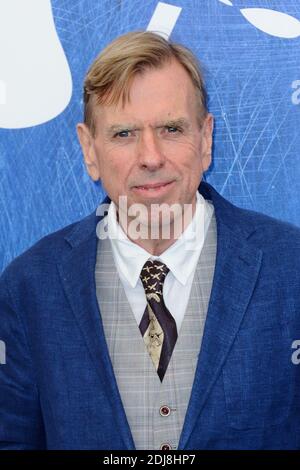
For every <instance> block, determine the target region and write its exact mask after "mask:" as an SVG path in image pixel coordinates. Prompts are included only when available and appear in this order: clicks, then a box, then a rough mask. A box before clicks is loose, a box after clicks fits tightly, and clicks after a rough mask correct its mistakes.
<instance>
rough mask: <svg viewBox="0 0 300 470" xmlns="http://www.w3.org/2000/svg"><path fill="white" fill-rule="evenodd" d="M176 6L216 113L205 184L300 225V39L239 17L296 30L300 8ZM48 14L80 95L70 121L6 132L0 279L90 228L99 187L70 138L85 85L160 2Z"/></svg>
mask: <svg viewBox="0 0 300 470" xmlns="http://www.w3.org/2000/svg"><path fill="white" fill-rule="evenodd" d="M170 3H171V4H173V5H177V6H180V7H182V12H181V14H180V16H179V18H178V21H177V23H176V26H175V28H174V30H173V32H172V39H174V40H176V41H181V42H183V43H185V44H186V45H187V46H189V47H190V48H192V49H193V50H194V51H195V52H196V54H197V55H198V57H199V58H200V60H201V61H202V63H203V64H204V66H205V69H206V80H207V88H208V93H209V107H210V111H211V112H212V113H213V114H214V115H215V118H216V128H215V143H214V162H213V165H212V168H211V170H210V171H209V172H208V173H207V180H208V181H209V182H210V183H212V184H213V185H214V186H215V187H216V189H217V190H219V191H220V192H221V193H222V194H223V195H224V196H225V197H227V198H228V199H230V200H231V201H233V202H234V203H236V204H237V205H239V206H242V207H248V208H252V209H255V210H258V211H261V212H264V213H266V214H270V215H273V216H275V217H277V218H281V219H283V220H287V221H290V222H293V223H295V224H297V225H300V211H299V205H300V165H299V128H300V105H299V104H297V102H295V100H294V103H293V99H292V95H293V93H294V92H295V90H293V88H292V83H293V82H295V81H296V80H300V67H299V65H300V37H298V38H295V39H283V38H279V37H274V36H271V35H268V34H266V33H264V32H262V31H260V30H259V29H258V28H256V27H255V26H253V24H250V23H249V22H248V21H246V19H245V18H244V17H243V16H242V14H241V13H240V8H245V7H247V8H248V7H249V8H250V7H260V8H268V9H274V10H277V11H281V12H285V13H288V14H289V15H291V16H293V17H295V18H298V19H299V20H300V2H298V1H297V2H296V1H295V0H294V1H292V0H290V1H289V0H283V1H280V0H274V1H272V0H243V1H238V0H235V1H234V0H232V3H233V6H229V5H225V3H226V2H225V3H223V2H221V0H205V1H200V0H198V1H197V0H181V1H180V0H178V1H175V0H172V1H170ZM51 4H52V10H53V16H54V20H55V25H56V29H57V33H58V35H59V38H60V41H61V43H62V46H63V49H64V51H65V54H66V56H67V59H68V62H69V66H70V69H71V73H72V79H73V94H72V98H71V101H70V103H69V105H68V107H67V108H66V109H65V111H64V112H63V113H62V114H60V115H59V116H58V117H56V118H55V119H52V120H51V121H49V122H47V123H45V124H41V125H38V126H35V127H31V128H27V129H17V130H13V129H9V130H7V129H0V189H1V192H0V271H1V270H2V269H3V268H4V267H5V266H6V265H7V264H8V263H9V261H10V260H11V259H12V258H14V257H15V256H16V255H18V254H19V253H21V252H23V251H24V250H25V249H26V248H28V247H29V246H31V245H32V244H33V243H34V242H35V241H37V240H38V239H39V238H41V237H42V236H44V235H46V234H47V233H49V232H52V231H54V230H57V229H59V228H60V227H63V226H64V225H67V224H68V223H71V222H73V221H75V220H77V219H80V218H82V217H84V216H85V215H86V214H88V213H89V212H91V211H92V210H94V209H95V207H96V206H97V204H98V203H99V201H100V200H101V198H102V196H103V192H102V190H101V186H100V185H97V184H94V183H93V182H92V181H91V180H90V179H89V177H88V176H87V174H86V172H85V169H84V164H83V161H82V156H81V152H80V148H79V144H78V142H77V136H76V132H75V125H76V123H77V122H78V121H80V120H81V119H82V81H83V77H84V74H85V72H86V70H87V68H88V66H89V64H90V63H91V61H92V60H93V58H94V57H95V55H96V54H97V53H98V52H99V50H101V49H102V48H103V47H104V46H105V45H106V44H107V43H108V42H110V41H111V40H112V39H113V38H114V37H115V36H117V35H119V34H122V33H124V32H127V31H130V30H135V29H146V28H147V25H148V23H149V20H150V19H151V17H152V14H153V12H154V10H155V7H156V5H157V1H155V0H146V1H144V2H140V0H125V1H123V0H109V1H108V0H52V1H51ZM20 41H22V37H20ZM2 47H3V46H2ZM5 47H9V46H7V45H6V46H5ZM0 72H1V70H0ZM0 78H1V76H0ZM20 80H21V77H20ZM299 86H300V82H299ZM45 93H47V89H45ZM299 95H300V94H299ZM298 101H299V100H298Z"/></svg>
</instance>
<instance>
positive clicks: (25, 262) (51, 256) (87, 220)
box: [1, 211, 96, 278]
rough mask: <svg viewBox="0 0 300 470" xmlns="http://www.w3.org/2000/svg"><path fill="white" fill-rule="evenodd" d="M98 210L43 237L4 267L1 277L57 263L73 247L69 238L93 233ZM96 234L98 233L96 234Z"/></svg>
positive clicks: (12, 275)
mask: <svg viewBox="0 0 300 470" xmlns="http://www.w3.org/2000/svg"><path fill="white" fill-rule="evenodd" d="M95 221H96V211H94V212H92V213H91V214H89V215H88V216H86V217H84V218H83V219H81V220H78V221H76V222H73V223H71V224H69V225H67V226H65V227H63V228H61V229H59V230H56V231H55V232H51V233H50V234H48V235H46V236H44V237H42V238H41V239H40V240H38V241H37V242H36V243H34V244H33V245H32V246H31V247H30V248H28V249H27V250H26V251H24V252H23V253H21V254H20V255H18V256H17V257H16V258H14V259H13V260H12V261H11V262H10V263H9V264H8V266H7V267H6V268H5V269H4V271H3V273H2V275H1V277H12V278H14V277H18V275H19V274H20V273H26V272H33V271H39V270H40V269H43V268H45V267H49V266H51V265H55V264H56V263H57V261H58V260H60V259H61V257H62V256H63V255H64V254H65V253H67V252H68V251H69V250H70V249H71V244H70V243H69V242H68V239H72V238H74V239H78V240H79V241H80V239H85V238H86V237H88V236H89V235H91V234H92V233H93V227H94V226H95ZM95 236H96V235H95Z"/></svg>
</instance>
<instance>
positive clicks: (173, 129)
mask: <svg viewBox="0 0 300 470" xmlns="http://www.w3.org/2000/svg"><path fill="white" fill-rule="evenodd" d="M166 131H167V132H168V133H169V134H176V133H177V132H180V129H179V127H175V126H166Z"/></svg>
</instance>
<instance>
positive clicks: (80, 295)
mask: <svg viewBox="0 0 300 470" xmlns="http://www.w3.org/2000/svg"><path fill="white" fill-rule="evenodd" d="M104 202H105V201H104ZM99 220H100V218H97V217H96V216H95V214H92V216H90V217H89V218H88V222H87V221H83V222H80V223H79V224H78V225H77V227H76V229H75V231H74V232H72V233H71V234H70V235H68V236H67V237H66V240H67V241H68V242H69V244H70V245H71V247H72V249H71V250H69V251H68V253H67V254H66V255H65V256H64V257H63V258H62V260H61V262H60V263H59V264H58V270H59V273H60V276H61V282H62V284H63V287H64V290H65V293H66V296H67V298H68V301H69V303H70V305H71V308H72V310H73V313H74V315H75V318H76V320H77V322H78V324H79V327H80V329H81V332H82V335H83V337H84V340H85V343H86V346H87V348H88V350H89V352H90V355H91V358H92V361H93V363H94V365H95V367H96V370H97V372H98V374H99V377H100V380H101V384H102V386H103V389H104V390H105V391H106V394H107V399H108V401H109V402H110V403H111V406H112V409H113V410H114V416H115V419H116V421H117V423H118V425H119V433H120V434H121V436H122V438H123V440H124V443H125V446H126V448H128V449H134V443H133V439H132V435H131V432H130V428H129V425H128V422H127V418H126V415H125V411H124V408H123V405H122V401H121V398H120V394H119V391H118V387H117V383H116V379H115V375H114V372H113V368H112V364H111V360H110V357H109V352H108V348H107V344H106V340H105V335H104V331H103V326H102V321H101V316H100V312H99V307H98V302H97V297H96V286H95V276H94V272H95V263H96V253H97V237H96V223H97V222H98V221H99ZM80 224H82V225H80ZM83 224H85V225H83Z"/></svg>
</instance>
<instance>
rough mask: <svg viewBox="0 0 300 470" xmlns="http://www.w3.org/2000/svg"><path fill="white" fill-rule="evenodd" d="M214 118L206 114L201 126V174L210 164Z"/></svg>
mask: <svg viewBox="0 0 300 470" xmlns="http://www.w3.org/2000/svg"><path fill="white" fill-rule="evenodd" d="M213 130H214V117H213V115H212V114H210V113H209V114H208V115H207V116H206V118H205V119H204V122H203V124H202V129H201V134H202V149H201V150H202V166H203V172H204V171H206V170H207V169H208V168H209V166H210V164H211V154H212V143H213Z"/></svg>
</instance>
